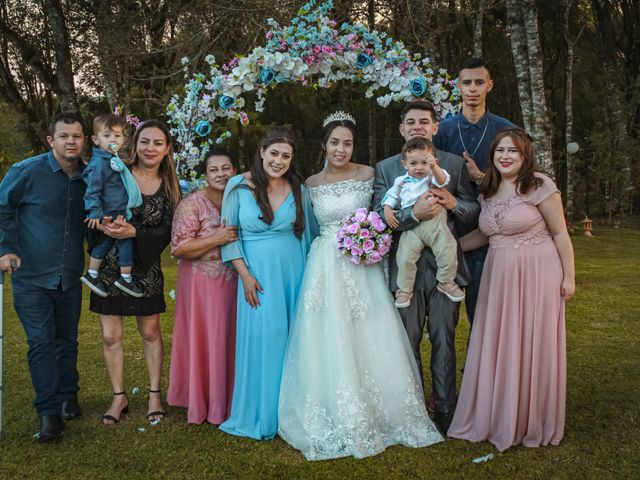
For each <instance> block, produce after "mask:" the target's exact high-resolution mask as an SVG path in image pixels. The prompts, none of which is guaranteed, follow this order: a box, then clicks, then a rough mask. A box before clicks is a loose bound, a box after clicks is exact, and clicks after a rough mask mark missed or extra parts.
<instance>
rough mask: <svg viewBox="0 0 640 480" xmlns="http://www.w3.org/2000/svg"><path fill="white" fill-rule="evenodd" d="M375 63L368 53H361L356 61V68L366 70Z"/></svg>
mask: <svg viewBox="0 0 640 480" xmlns="http://www.w3.org/2000/svg"><path fill="white" fill-rule="evenodd" d="M372 63H373V59H372V58H371V57H370V56H369V55H367V54H366V53H361V54H359V55H358V58H357V60H356V67H358V68H364V67H366V66H367V65H371V64H372Z"/></svg>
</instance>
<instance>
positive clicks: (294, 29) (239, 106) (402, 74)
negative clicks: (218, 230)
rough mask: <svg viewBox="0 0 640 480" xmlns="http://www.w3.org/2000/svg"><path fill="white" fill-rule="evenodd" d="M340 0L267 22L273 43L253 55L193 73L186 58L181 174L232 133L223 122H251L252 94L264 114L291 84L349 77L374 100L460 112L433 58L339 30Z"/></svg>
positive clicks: (351, 27)
mask: <svg viewBox="0 0 640 480" xmlns="http://www.w3.org/2000/svg"><path fill="white" fill-rule="evenodd" d="M332 7H333V0H324V1H318V0H311V1H309V2H307V3H306V4H305V5H303V6H302V7H301V8H300V10H298V13H297V15H296V16H295V17H294V18H293V19H292V20H291V24H290V25H289V26H287V27H281V26H279V25H278V24H277V23H276V22H275V21H274V20H273V19H269V20H267V23H268V25H269V27H270V29H269V30H268V31H267V32H266V44H265V45H264V46H261V47H256V48H254V49H253V51H251V52H250V53H249V54H248V55H246V56H237V57H234V58H233V59H231V60H230V61H229V62H227V63H226V64H223V65H222V66H219V65H217V64H216V59H215V58H214V56H213V55H208V56H207V57H205V61H206V62H207V64H208V65H209V67H210V68H209V72H208V73H207V74H205V73H195V74H193V75H190V73H189V67H188V63H189V59H188V58H186V57H185V58H183V59H182V63H183V65H184V71H185V78H186V79H187V83H186V84H185V86H184V94H183V95H175V96H174V97H173V98H172V99H171V102H170V104H169V106H168V107H167V114H168V117H169V122H170V124H171V133H172V135H173V136H174V138H175V140H176V142H177V143H178V146H179V151H178V152H177V153H176V156H175V158H176V163H177V168H178V173H179V174H180V175H182V176H190V175H189V174H190V172H193V169H194V167H195V166H196V165H198V164H199V163H200V162H201V161H202V160H203V158H204V155H205V154H206V152H207V150H208V149H209V147H210V146H211V145H212V144H214V143H221V142H222V141H223V140H224V139H225V138H228V137H230V136H231V133H230V132H229V131H226V132H224V133H222V134H221V135H219V136H216V135H214V134H213V124H214V123H215V121H216V120H218V119H236V120H239V121H240V122H241V124H242V125H247V124H248V123H249V116H248V114H247V111H248V103H247V100H246V99H245V96H246V95H247V94H251V95H252V96H253V97H255V100H254V101H253V110H254V111H256V112H261V111H263V109H264V101H265V99H266V95H267V92H269V90H271V89H274V88H276V87H277V86H278V85H281V84H284V83H294V82H295V83H299V84H301V85H303V86H308V87H310V88H314V89H317V88H330V87H331V86H332V85H334V84H335V83H336V82H337V81H340V80H347V81H351V82H353V83H361V84H364V85H368V87H367V90H366V93H365V95H366V97H367V98H372V97H376V101H377V103H378V104H379V105H380V106H382V107H387V106H388V105H389V104H390V103H391V102H398V101H410V100H415V99H420V98H422V99H428V100H430V101H431V102H432V103H433V104H434V107H435V109H436V111H437V112H438V113H439V114H440V116H441V117H444V116H446V115H447V114H449V113H453V112H454V111H455V108H454V104H455V102H456V101H457V99H458V97H459V94H458V92H457V90H456V89H455V87H454V83H455V82H454V81H453V80H452V79H451V78H450V77H449V75H448V74H447V72H446V70H444V69H436V68H435V67H434V66H433V64H432V62H431V61H430V59H429V58H426V57H423V56H422V55H421V54H419V53H417V54H411V53H409V52H408V51H407V50H406V48H405V47H404V45H403V44H402V42H399V41H395V40H393V39H392V38H391V37H388V36H387V35H386V34H385V33H384V32H378V31H376V30H369V29H367V28H366V27H365V26H363V25H361V24H349V23H343V24H342V25H340V26H338V25H337V23H336V22H335V21H334V20H331V19H330V18H329V17H328V16H327V15H328V13H329V10H331V8H332Z"/></svg>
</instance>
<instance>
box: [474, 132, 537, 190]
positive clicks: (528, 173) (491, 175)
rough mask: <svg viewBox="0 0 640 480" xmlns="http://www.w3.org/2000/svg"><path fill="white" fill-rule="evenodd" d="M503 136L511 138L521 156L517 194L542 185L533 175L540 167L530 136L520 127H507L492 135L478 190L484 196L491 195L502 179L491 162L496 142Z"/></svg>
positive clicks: (517, 178) (496, 145)
mask: <svg viewBox="0 0 640 480" xmlns="http://www.w3.org/2000/svg"><path fill="white" fill-rule="evenodd" d="M505 137H509V138H511V140H513V144H514V145H515V146H516V148H517V149H518V152H519V153H520V155H521V156H522V167H521V168H520V171H519V172H518V176H517V177H516V192H517V193H518V194H519V195H526V194H527V193H529V191H530V190H532V189H534V190H535V189H537V188H538V187H540V186H541V185H542V179H541V178H540V177H537V176H536V175H535V172H540V171H541V169H540V165H538V161H537V160H536V158H535V156H534V153H533V142H532V141H531V137H530V136H529V134H528V133H527V132H525V131H524V130H523V129H522V128H507V129H504V130H501V131H500V132H498V133H497V134H496V136H495V137H493V142H492V143H491V149H490V150H489V158H488V161H487V171H486V174H485V176H484V179H483V180H482V184H481V185H480V192H481V193H482V195H483V196H484V198H489V197H493V196H494V195H495V194H496V192H497V191H498V187H499V186H500V182H501V181H502V177H501V175H500V172H499V171H498V169H497V168H496V166H495V164H494V163H493V156H494V154H495V152H496V148H497V147H498V144H499V143H500V142H501V141H502V139H503V138H505Z"/></svg>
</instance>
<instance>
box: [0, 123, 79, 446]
mask: <svg viewBox="0 0 640 480" xmlns="http://www.w3.org/2000/svg"><path fill="white" fill-rule="evenodd" d="M47 140H48V141H49V145H50V146H51V148H52V149H51V150H50V151H49V152H47V153H44V154H42V155H38V156H35V157H31V158H28V159H26V160H23V161H21V162H18V163H16V164H15V165H13V166H12V167H11V168H10V169H9V172H8V173H7V175H6V176H5V177H4V179H3V180H2V183H0V270H2V271H5V272H11V273H12V285H13V305H14V308H15V310H16V313H17V314H18V317H19V318H20V322H21V323H22V326H23V328H24V331H25V333H26V336H27V342H28V343H29V353H28V361H29V372H30V374H31V381H32V383H33V388H34V390H35V394H36V398H35V400H34V402H33V405H34V406H35V408H36V411H37V412H38V415H39V416H40V432H39V433H40V435H39V439H40V441H42V442H44V441H47V440H51V439H54V438H58V437H60V436H61V435H62V432H63V430H64V421H63V418H64V419H67V420H70V419H73V418H77V417H79V416H80V414H81V410H80V406H79V404H78V399H77V393H78V371H77V369H76V362H77V357H78V321H79V319H80V306H81V300H82V290H81V284H80V281H79V278H80V276H81V275H82V270H83V267H84V252H83V240H84V224H83V220H84V203H83V197H84V193H85V188H86V187H85V183H84V182H83V181H82V172H83V170H84V165H83V163H82V161H81V159H80V156H81V155H82V153H83V149H84V144H85V133H84V128H83V126H82V123H81V121H80V118H79V117H78V116H77V115H75V114H72V113H61V114H59V115H57V116H56V117H55V118H54V119H53V121H52V122H51V124H50V125H49V136H48V137H47Z"/></svg>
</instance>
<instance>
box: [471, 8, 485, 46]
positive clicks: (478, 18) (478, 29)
mask: <svg viewBox="0 0 640 480" xmlns="http://www.w3.org/2000/svg"><path fill="white" fill-rule="evenodd" d="M484 3H485V0H478V1H477V10H476V12H475V20H474V21H475V24H474V26H473V56H474V57H476V58H482V20H483V17H484Z"/></svg>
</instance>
